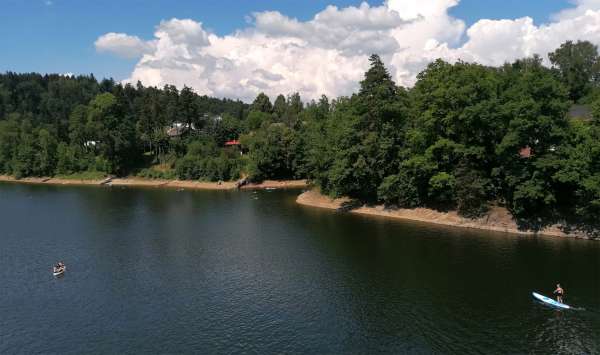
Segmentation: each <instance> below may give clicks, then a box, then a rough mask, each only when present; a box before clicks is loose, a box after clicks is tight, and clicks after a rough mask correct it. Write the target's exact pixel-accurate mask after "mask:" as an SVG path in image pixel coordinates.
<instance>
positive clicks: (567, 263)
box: [0, 184, 600, 354]
mask: <svg viewBox="0 0 600 355" xmlns="http://www.w3.org/2000/svg"><path fill="white" fill-rule="evenodd" d="M296 194H297V192H283V191H273V192H267V191H262V192H255V193H252V192H199V191H197V192H190V191H179V192H178V191H175V190H156V189H120V188H94V187H88V188H85V187H79V188H78V187H49V186H26V185H13V184H0V218H1V225H2V229H1V231H0V270H1V271H0V274H1V275H2V282H3V285H2V288H1V290H2V292H1V294H0V296H1V297H2V300H3V302H1V303H0V353H3V354H6V353H26V354H32V353H60V354H66V353H73V354H81V353H106V354H117V353H202V354H237V353H250V354H252V353H254V354H272V353H295V354H308V353H311V354H342V353H344V354H351V353H356V354H375V353H393V354H398V353H460V354H468V353H553V354H557V353H573V354H594V353H595V354H598V353H600V243H599V242H592V241H582V240H563V239H557V238H545V237H544V238H541V237H540V238H534V237H518V236H511V235H504V234H494V233H486V232H479V231H468V230H461V229H447V228H439V227H433V226H428V225H423V224H412V223H406V222H399V221H390V220H385V219H379V218H371V217H362V216H353V215H345V214H338V213H335V212H330V211H324V210H318V209H312V208H308V207H301V206H298V205H296V204H295V203H294V199H295V196H296ZM58 260H64V261H65V263H66V264H67V267H68V270H67V274H66V275H65V276H64V277H62V278H58V279H56V278H54V277H53V276H52V275H51V272H50V268H51V265H52V264H53V263H54V262H56V261H58ZM557 281H560V282H561V283H562V284H563V286H564V287H565V289H566V291H567V297H566V300H565V301H566V302H567V303H570V304H572V305H574V306H577V307H582V308H585V310H580V311H557V310H554V309H550V308H548V307H546V306H544V305H541V304H539V303H537V302H536V301H534V300H533V299H532V297H531V291H533V290H538V291H540V292H542V293H545V294H550V293H551V291H552V289H553V286H554V285H555V283H556V282H557Z"/></svg>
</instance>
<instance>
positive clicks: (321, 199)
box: [296, 190, 600, 240]
mask: <svg viewBox="0 0 600 355" xmlns="http://www.w3.org/2000/svg"><path fill="white" fill-rule="evenodd" d="M296 202H297V203H298V204H300V205H303V206H309V207H315V208H322V209H329V210H339V209H340V208H341V207H342V206H343V204H344V203H348V202H350V199H348V198H338V199H331V198H329V197H327V196H324V195H322V194H321V193H319V192H318V191H316V190H309V191H306V192H303V193H302V194H300V195H299V196H298V198H297V199H296ZM349 212H350V213H355V214H360V215H368V216H379V217H385V218H391V219H399V220H407V221H416V222H424V223H429V224H436V225H442V226H450V227H457V228H469V229H480V230H486V231H493V232H501V233H510V234H519V235H528V236H535V235H544V236H551V237H560V238H575V239H587V240H600V239H598V238H595V237H592V236H589V235H586V234H584V233H579V232H575V233H565V232H563V231H562V230H561V229H560V228H559V226H551V227H547V228H545V229H543V230H541V231H537V232H536V231H528V230H521V229H519V228H518V226H517V224H516V223H515V222H514V220H513V218H512V216H511V215H510V213H509V212H508V210H506V209H505V208H502V207H492V208H491V209H490V211H489V212H488V213H487V214H486V215H485V216H483V217H481V218H479V219H468V218H464V217H461V216H459V215H458V213H457V212H456V211H449V212H439V211H435V210H432V209H428V208H415V209H401V208H399V209H387V208H385V207H384V206H381V205H380V206H374V207H370V206H361V207H358V208H355V209H352V210H350V211H349Z"/></svg>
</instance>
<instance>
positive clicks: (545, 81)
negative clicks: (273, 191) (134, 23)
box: [0, 41, 600, 230]
mask: <svg viewBox="0 0 600 355" xmlns="http://www.w3.org/2000/svg"><path fill="white" fill-rule="evenodd" d="M548 58H549V59H550V62H551V66H550V67H548V66H545V65H543V63H542V59H541V57H539V56H533V57H530V58H523V59H520V60H516V61H514V62H512V63H506V64H504V65H502V66H500V67H489V66H484V65H479V64H475V63H467V62H461V61H459V62H456V63H448V62H445V61H442V60H437V61H435V62H432V63H430V64H429V65H428V66H427V68H426V69H425V70H424V71H423V72H421V73H420V74H419V75H418V77H417V81H416V83H415V85H414V86H413V87H411V88H404V87H400V86H398V85H396V84H395V83H394V81H393V80H392V78H391V76H390V74H389V72H388V71H387V70H386V68H385V66H384V64H383V62H382V60H381V59H380V57H379V56H377V55H372V56H371V57H370V58H369V60H370V68H369V69H368V71H367V72H366V73H365V76H364V79H363V80H362V81H361V82H360V89H359V91H358V92H357V93H355V94H353V95H351V96H349V97H339V98H334V99H330V98H327V97H326V96H322V97H321V98H320V99H319V100H316V101H315V100H313V101H310V102H303V101H302V98H301V96H300V94H298V93H292V94H289V95H287V96H284V95H283V94H282V95H279V96H277V97H276V98H275V99H274V101H273V102H271V99H270V98H269V97H268V96H267V95H265V94H259V95H258V96H257V97H256V99H255V100H254V102H252V103H251V104H246V103H244V102H241V101H234V100H229V99H218V98H211V97H207V96H200V95H197V94H196V93H194V91H193V90H192V89H191V88H188V87H184V88H182V89H181V90H179V89H178V88H176V87H174V86H169V85H167V86H165V87H163V88H156V87H144V86H142V85H141V84H140V83H138V84H137V85H131V84H126V85H124V84H121V83H116V82H115V81H113V80H111V79H104V80H100V81H99V80H97V79H96V78H94V76H93V75H89V76H85V75H84V76H63V75H40V74H35V73H31V74H17V73H12V72H7V73H5V74H0V174H4V175H11V176H14V177H16V178H23V177H29V176H63V177H70V176H71V177H72V176H77V177H99V176H107V175H115V176H128V175H135V176H141V177H146V178H163V179H186V180H207V181H219V180H224V181H227V180H236V179H239V178H242V177H245V178H248V179H249V180H251V181H260V180H264V179H299V178H306V179H309V180H310V181H311V182H312V183H313V184H314V185H315V186H317V187H318V188H320V189H321V191H322V192H323V193H325V194H328V195H330V196H332V197H339V196H348V197H351V198H354V199H356V200H359V201H361V202H365V203H373V204H375V203H383V204H386V205H387V206H396V207H405V208H414V207H421V206H424V207H430V208H435V209H439V210H449V209H456V210H458V211H459V213H460V214H461V215H463V216H466V217H477V216H481V215H483V214H485V212H486V211H487V210H488V208H489V207H490V206H492V205H499V206H504V207H506V208H507V209H508V210H509V211H510V212H511V213H512V214H513V216H514V217H515V219H516V220H517V221H519V223H521V224H522V225H523V226H526V227H528V228H541V227H543V226H544V225H546V224H549V223H556V222H560V223H563V224H565V225H567V224H568V225H573V226H576V227H577V228H585V229H588V230H598V226H599V222H598V220H599V218H598V217H599V216H600V59H599V56H598V49H597V47H596V46H594V45H593V44H591V43H589V42H582V41H578V42H571V41H569V42H566V43H564V44H562V45H561V46H560V47H559V48H557V49H556V50H555V51H554V52H552V53H549V54H548ZM572 107H584V108H586V110H587V109H588V108H589V113H587V112H584V113H583V114H572V113H571V114H569V112H570V110H571V109H572ZM586 110H584V111H586Z"/></svg>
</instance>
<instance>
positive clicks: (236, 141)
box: [225, 139, 240, 146]
mask: <svg viewBox="0 0 600 355" xmlns="http://www.w3.org/2000/svg"><path fill="white" fill-rule="evenodd" d="M225 145H226V146H232V145H240V141H238V140H237V139H234V140H230V141H227V142H225Z"/></svg>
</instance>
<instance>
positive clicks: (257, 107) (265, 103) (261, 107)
mask: <svg viewBox="0 0 600 355" xmlns="http://www.w3.org/2000/svg"><path fill="white" fill-rule="evenodd" d="M250 110H251V111H258V112H263V113H269V114H270V113H272V112H273V105H272V104H271V100H269V97H268V96H267V95H265V94H264V93H262V92H261V93H260V94H258V96H257V97H256V99H254V102H252V105H250Z"/></svg>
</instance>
